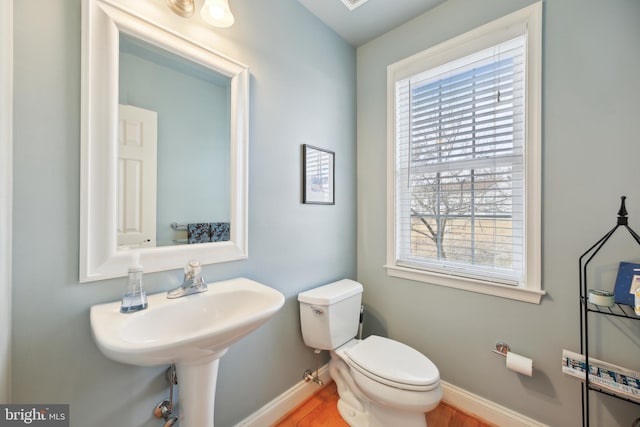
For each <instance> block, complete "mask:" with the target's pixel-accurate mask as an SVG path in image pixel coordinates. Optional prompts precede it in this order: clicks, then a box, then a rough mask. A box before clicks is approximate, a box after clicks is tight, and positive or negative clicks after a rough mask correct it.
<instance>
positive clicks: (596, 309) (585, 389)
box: [578, 196, 640, 427]
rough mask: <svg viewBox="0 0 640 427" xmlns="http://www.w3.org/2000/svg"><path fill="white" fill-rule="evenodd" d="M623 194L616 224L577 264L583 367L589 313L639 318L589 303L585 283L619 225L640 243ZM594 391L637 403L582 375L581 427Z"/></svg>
mask: <svg viewBox="0 0 640 427" xmlns="http://www.w3.org/2000/svg"><path fill="white" fill-rule="evenodd" d="M625 199H626V197H625V196H622V197H621V202H620V209H619V210H618V218H617V223H616V226H615V227H613V228H612V229H611V230H609V232H607V233H606V234H605V235H604V236H602V238H601V239H600V240H598V241H597V242H596V243H594V244H593V245H592V246H591V247H590V248H589V249H588V250H587V251H586V252H585V253H583V254H582V255H581V256H580V258H579V260H578V262H579V266H580V353H582V354H584V357H585V362H586V366H589V313H596V314H603V315H606V316H614V317H621V318H626V319H635V320H640V317H637V316H636V315H635V313H634V311H633V309H632V308H631V307H627V306H623V305H622V304H616V305H614V306H613V307H603V306H598V305H595V304H591V303H589V302H588V299H587V295H588V291H587V289H588V286H587V278H588V275H587V265H588V264H589V263H590V262H591V260H593V258H594V257H595V256H596V255H597V254H598V252H599V251H600V249H602V247H603V246H604V245H605V244H606V243H607V241H608V240H609V238H610V237H611V236H612V235H613V233H615V232H616V231H617V230H618V228H621V227H622V228H624V229H626V230H627V231H628V232H629V234H631V237H633V239H634V240H635V241H636V243H638V245H640V236H639V235H638V234H637V233H636V232H635V231H633V230H632V229H631V227H629V223H628V218H627V215H628V214H627V209H626V206H625ZM590 391H595V392H598V393H602V394H606V395H608V396H611V397H614V398H616V399H620V400H624V401H627V402H630V403H633V404H636V405H640V403H638V402H636V401H634V400H631V399H629V398H627V397H625V396H620V395H618V394H615V393H613V392H610V391H609V390H602V389H601V388H599V387H598V386H597V385H595V384H593V383H592V382H591V381H589V375H585V381H584V382H583V383H582V389H581V393H582V426H583V427H587V426H589V394H590V393H589V392H590Z"/></svg>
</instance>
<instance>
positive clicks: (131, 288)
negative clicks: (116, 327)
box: [120, 252, 147, 313]
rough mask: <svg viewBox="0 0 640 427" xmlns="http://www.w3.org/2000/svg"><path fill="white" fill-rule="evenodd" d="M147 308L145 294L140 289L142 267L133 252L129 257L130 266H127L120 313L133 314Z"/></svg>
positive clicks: (137, 255)
mask: <svg viewBox="0 0 640 427" xmlns="http://www.w3.org/2000/svg"><path fill="white" fill-rule="evenodd" d="M145 308H147V294H146V293H145V291H144V289H143V288H142V265H140V254H139V253H138V252H134V253H133V254H132V255H131V265H130V266H129V277H128V279H127V287H126V289H125V291H124V296H123V297H122V304H121V305H120V313H133V312H136V311H140V310H144V309H145Z"/></svg>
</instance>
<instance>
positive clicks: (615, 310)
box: [580, 296, 640, 320]
mask: <svg viewBox="0 0 640 427" xmlns="http://www.w3.org/2000/svg"><path fill="white" fill-rule="evenodd" d="M580 300H581V301H582V303H583V304H585V301H586V298H585V297H584V296H580ZM586 304H587V311H588V312H591V313H598V314H605V315H607V316H616V317H624V318H625V319H633V320H640V317H639V316H636V314H635V312H634V311H633V308H631V307H629V306H628V305H623V304H616V305H614V306H613V307H603V306H601V305H595V304H591V303H589V302H586Z"/></svg>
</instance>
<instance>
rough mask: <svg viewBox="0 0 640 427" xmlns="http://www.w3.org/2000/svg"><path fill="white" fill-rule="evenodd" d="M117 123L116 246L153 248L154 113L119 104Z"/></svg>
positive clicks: (154, 229)
mask: <svg viewBox="0 0 640 427" xmlns="http://www.w3.org/2000/svg"><path fill="white" fill-rule="evenodd" d="M118 123H119V131H118V247H122V246H127V247H129V248H139V247H154V246H156V194H157V179H156V175H157V164H158V114H157V113H156V112H155V111H150V110H145V109H144V108H139V107H134V106H133V105H120V108H119V119H118Z"/></svg>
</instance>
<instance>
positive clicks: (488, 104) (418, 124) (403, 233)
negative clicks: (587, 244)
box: [386, 3, 543, 302]
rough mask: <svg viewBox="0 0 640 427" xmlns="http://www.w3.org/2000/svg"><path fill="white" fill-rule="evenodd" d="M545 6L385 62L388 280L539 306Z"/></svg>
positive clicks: (540, 293) (536, 5) (530, 9)
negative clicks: (537, 303) (387, 167)
mask: <svg viewBox="0 0 640 427" xmlns="http://www.w3.org/2000/svg"><path fill="white" fill-rule="evenodd" d="M541 7H542V6H541V3H538V4H534V5H532V6H529V7H528V8H525V9H522V10H520V11H518V12H515V13H513V14H511V15H508V16H506V17H504V18H501V19H499V20H497V21H494V22H492V23H490V24H487V25H485V26H483V27H480V28H478V29H476V30H473V31H471V32H469V33H466V34H464V35H462V36H459V37H457V38H455V39H453V40H450V41H448V42H445V43H443V44H440V45H438V46H436V47H434V48H431V49H429V50H427V51H424V52H422V53H420V54H418V55H415V56H413V57H410V58H408V59H405V60H403V61H400V62H398V63H396V64H393V65H391V66H389V69H388V90H389V97H388V99H389V113H388V114H389V173H388V180H389V185H388V190H389V201H388V204H389V207H388V212H389V224H388V229H389V230H388V235H389V242H388V250H387V253H388V255H387V258H388V259H387V266H386V267H387V271H388V273H389V274H390V275H392V276H397V277H403V278H408V279H413V280H419V281H424V282H428V283H433V284H437V285H445V286H452V287H456V288H462V289H467V290H472V291H476V292H481V293H488V294H493V295H498V296H503V297H508V298H514V299H519V300H525V301H529V302H539V301H540V298H541V296H542V294H543V292H542V291H541V284H540V175H541V173H540V63H541V59H540V53H541V48H540V40H541Z"/></svg>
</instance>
